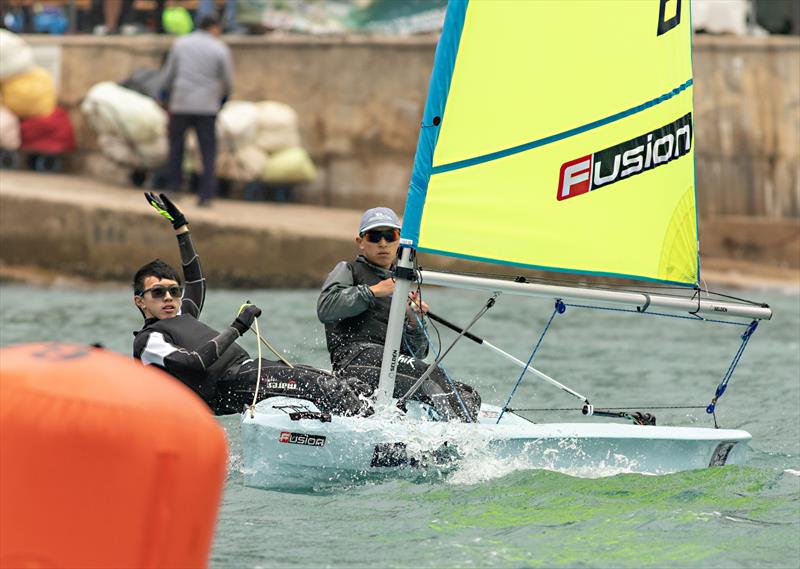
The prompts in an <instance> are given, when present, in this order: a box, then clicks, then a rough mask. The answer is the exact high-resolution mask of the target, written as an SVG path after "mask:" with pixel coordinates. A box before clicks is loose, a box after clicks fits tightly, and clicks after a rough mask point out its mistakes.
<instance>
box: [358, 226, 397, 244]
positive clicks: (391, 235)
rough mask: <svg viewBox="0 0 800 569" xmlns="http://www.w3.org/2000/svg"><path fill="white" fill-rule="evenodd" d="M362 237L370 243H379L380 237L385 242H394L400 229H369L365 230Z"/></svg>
mask: <svg viewBox="0 0 800 569" xmlns="http://www.w3.org/2000/svg"><path fill="white" fill-rule="evenodd" d="M364 237H366V238H367V241H369V242H370V243H380V242H381V239H386V242H387V243H394V242H395V241H397V240H398V239H400V230H399V229H384V230H383V231H377V230H371V231H365V232H364Z"/></svg>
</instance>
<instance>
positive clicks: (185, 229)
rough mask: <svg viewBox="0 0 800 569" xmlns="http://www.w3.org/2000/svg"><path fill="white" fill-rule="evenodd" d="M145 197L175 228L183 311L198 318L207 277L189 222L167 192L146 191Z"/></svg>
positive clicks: (204, 294)
mask: <svg viewBox="0 0 800 569" xmlns="http://www.w3.org/2000/svg"><path fill="white" fill-rule="evenodd" d="M145 197H146V198H147V203H149V204H150V205H151V206H153V208H154V209H155V210H156V211H157V212H158V213H159V214H160V215H162V216H164V217H165V218H166V219H167V220H169V221H170V222H171V223H172V227H173V228H174V229H175V235H176V237H177V238H178V248H179V250H180V253H181V267H182V269H183V280H184V291H183V302H182V303H181V311H182V312H185V313H187V314H191V315H192V316H194V317H195V318H198V317H199V316H200V312H201V311H202V310H203V302H204V301H205V298H206V279H205V277H204V276H203V269H202V267H201V265H200V257H199V256H198V255H197V251H195V248H194V243H193V242H192V234H191V233H190V232H189V222H188V221H187V220H186V216H185V215H183V213H182V212H181V210H180V209H178V207H177V206H176V205H175V204H174V203H173V202H172V200H170V199H169V197H168V196H167V195H166V194H161V195H160V196H156V195H155V194H154V193H150V192H146V193H145Z"/></svg>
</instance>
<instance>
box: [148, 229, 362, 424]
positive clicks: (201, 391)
mask: <svg viewBox="0 0 800 569" xmlns="http://www.w3.org/2000/svg"><path fill="white" fill-rule="evenodd" d="M178 245H179V247H180V253H181V263H182V266H183V276H184V280H185V290H184V295H183V299H182V302H181V308H180V311H179V313H178V315H177V316H175V317H173V318H164V319H162V320H158V319H156V318H148V319H147V320H145V323H144V326H143V327H142V329H141V330H139V331H138V332H135V333H134V334H135V336H136V337H135V339H134V342H133V356H134V357H135V358H137V359H139V360H141V361H142V363H144V364H152V365H156V366H158V367H160V368H161V369H164V370H165V371H167V372H169V373H170V374H172V375H173V376H175V377H176V378H177V379H179V380H180V381H181V382H183V383H184V384H185V385H187V386H188V387H189V388H191V389H192V390H193V391H194V392H195V393H197V394H198V395H199V396H200V397H201V398H202V399H203V401H205V402H206V403H207V404H208V406H209V407H211V409H212V410H213V411H214V413H216V414H217V415H225V414H229V413H239V412H241V411H242V409H243V408H244V407H245V406H246V405H249V404H250V403H252V401H253V393H254V390H255V385H256V378H257V375H258V368H259V366H260V367H261V385H260V388H259V393H258V399H259V400H261V399H264V398H266V397H270V396H274V395H285V396H289V397H298V398H301V399H307V400H309V401H312V402H314V404H316V405H317V407H319V408H320V410H321V411H324V412H327V413H333V414H340V415H352V414H356V413H359V412H362V411H363V410H364V408H365V403H364V401H363V399H361V398H359V393H362V394H363V393H364V392H368V391H369V389H368V388H365V387H361V386H359V385H358V384H357V383H356V382H353V381H349V382H348V381H345V380H342V379H340V378H337V377H335V376H334V375H333V374H330V373H328V372H325V371H322V370H318V369H315V368H312V367H309V366H295V367H293V368H290V367H289V366H287V365H285V364H283V363H282V362H278V361H270V360H267V359H264V358H262V359H261V360H253V359H252V358H251V357H250V355H249V354H248V353H247V352H246V351H245V350H244V349H243V348H242V347H241V346H239V345H238V344H236V339H237V338H238V337H239V333H238V332H237V331H236V329H235V328H233V327H227V328H225V329H224V330H222V332H218V331H216V330H214V329H213V328H211V327H210V326H207V325H206V324H204V323H202V322H200V321H199V320H198V317H199V316H200V311H201V310H202V308H203V301H204V299H205V278H204V277H203V273H202V269H201V266H200V259H199V258H198V256H197V253H196V252H195V250H194V246H193V244H192V239H191V236H190V234H189V233H182V234H179V235H178Z"/></svg>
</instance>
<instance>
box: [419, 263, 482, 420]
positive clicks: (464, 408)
mask: <svg viewBox="0 0 800 569" xmlns="http://www.w3.org/2000/svg"><path fill="white" fill-rule="evenodd" d="M414 268H415V269H416V268H417V261H416V257H415V258H414ZM417 300H418V301H419V302H418V303H417V302H414V301H413V300H411V299H409V301H410V302H411V303H413V304H416V305H417V306H418V307H419V309H420V311H421V310H422V306H423V301H422V286H421V284H420V280H419V279H417ZM412 314H413V315H414V318H415V319H416V321H417V325H418V326H419V327H420V328H421V329H422V332H423V333H424V334H425V340H426V341H427V342H428V347H429V348H432V349H433V353H434V356H435V357H439V350H440V349H441V338H440V345H439V349H436V348H434V347H433V342H432V341H431V337H430V334H428V329H427V326H426V325H425V322H424V321H423V320H424V316H425V314H424V313H423V315H422V316H423V317H422V318H420V316H419V313H417V312H415V311H413V310H412ZM436 334H437V335H438V334H439V331H438V330H436ZM403 342H405V344H406V348H408V351H409V352H411V353H412V354H413V355H414V357H415V358H416V357H417V354H416V352H415V350H414V348H413V346H411V342H408V341H407V340H406V338H405V336H403ZM418 359H421V358H418ZM439 369H441V370H442V374H443V375H444V377H445V379H446V380H447V383H448V384H449V385H450V389H452V390H453V393H454V394H455V396H456V400H457V401H458V404H459V406H460V407H461V410H462V411H463V413H464V416H465V417H469V416H470V414H469V410H468V409H467V404H466V403H464V399H463V398H462V397H461V392H460V391H459V390H458V388H457V387H456V384H455V382H454V381H453V379H452V378H451V377H450V374H449V373H448V372H447V369H446V368H445V367H444V365H443V364H440V365H439Z"/></svg>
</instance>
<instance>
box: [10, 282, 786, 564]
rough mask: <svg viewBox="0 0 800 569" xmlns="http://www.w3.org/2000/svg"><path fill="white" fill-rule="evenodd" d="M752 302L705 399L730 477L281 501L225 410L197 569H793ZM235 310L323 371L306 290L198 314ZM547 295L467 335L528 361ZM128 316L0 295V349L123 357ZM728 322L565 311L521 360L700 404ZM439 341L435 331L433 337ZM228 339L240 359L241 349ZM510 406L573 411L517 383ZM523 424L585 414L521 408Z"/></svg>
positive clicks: (71, 302) (99, 296)
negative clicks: (730, 447) (733, 439)
mask: <svg viewBox="0 0 800 569" xmlns="http://www.w3.org/2000/svg"><path fill="white" fill-rule="evenodd" d="M736 294H738V295H741V296H745V297H747V298H752V299H754V300H763V301H766V302H769V303H770V305H771V306H772V307H773V309H774V311H775V317H774V318H773V320H772V321H770V322H765V323H762V324H761V326H760V327H759V329H758V331H757V332H756V334H755V335H754V336H753V339H752V340H751V342H750V345H749V347H748V348H747V351H746V352H745V354H744V356H743V358H742V361H741V363H740V365H739V367H738V368H737V370H736V373H735V374H734V376H733V378H732V380H731V382H730V387H729V388H728V392H727V393H726V394H725V395H724V396H723V397H722V399H721V400H720V403H719V405H718V415H717V417H718V420H719V422H720V426H723V427H732V428H743V429H746V430H748V431H749V432H751V433H752V434H753V442H752V443H751V453H750V460H749V463H748V465H747V466H745V467H724V468H717V469H708V470H702V471H694V472H686V473H680V474H674V475H669V476H658V477H654V476H641V475H631V474H623V475H617V476H612V477H606V478H594V479H587V478H576V477H573V476H569V475H567V474H562V473H555V472H547V471H531V470H514V467H513V465H507V464H506V465H504V464H488V463H487V464H470V465H469V468H468V469H467V470H460V471H458V470H457V471H456V472H450V473H446V474H441V475H439V474H437V473H435V472H433V473H429V474H428V475H426V476H423V475H422V474H421V475H420V477H419V478H418V479H412V480H408V479H406V480H395V481H382V482H368V483H362V484H356V485H351V486H342V487H336V488H332V489H327V490H326V491H324V492H318V493H311V492H309V493H306V494H288V493H279V492H271V491H264V490H257V489H252V488H246V487H244V486H243V484H242V475H241V472H240V470H239V468H240V465H241V451H240V446H239V424H238V417H235V416H231V417H225V418H222V419H221V423H222V425H223V426H224V428H225V430H226V431H227V433H228V437H229V439H230V446H231V459H230V469H229V473H228V480H227V483H226V488H225V494H224V499H223V504H222V508H221V511H220V516H219V521H218V527H217V532H216V537H215V541H214V547H213V552H212V559H211V566H212V567H213V568H215V569H221V568H240V567H241V568H271V567H335V568H346V567H509V568H512V567H513V568H516V567H720V568H727V567H790V568H796V567H798V566H800V296H798V293H797V292H776V291H746V292H743V291H736ZM246 299H249V300H251V301H253V302H255V303H257V304H258V305H259V306H261V307H262V308H264V309H265V315H264V316H263V317H262V318H261V329H262V331H263V330H267V332H266V336H267V337H268V338H269V339H270V340H271V341H272V342H273V343H274V344H275V345H277V346H280V347H282V348H283V349H284V350H285V351H286V353H287V356H288V357H289V358H290V359H291V360H294V361H299V362H303V363H309V364H313V365H319V366H325V365H326V364H327V352H326V350H325V345H324V339H323V334H322V330H321V326H320V325H319V324H318V323H317V322H316V318H315V314H314V302H315V299H316V292H315V291H276V290H253V291H214V290H212V291H211V293H210V294H209V296H208V300H207V303H206V309H205V312H204V316H205V318H204V319H205V320H206V322H208V323H209V324H211V325H213V326H223V325H226V324H228V323H229V322H230V321H231V320H232V319H233V315H234V313H235V310H236V309H237V308H238V306H239V304H240V303H241V302H242V301H243V300H246ZM427 300H428V301H429V302H430V303H431V306H432V309H434V310H435V311H437V312H439V313H440V314H442V315H443V316H446V317H449V318H451V319H453V320H455V321H457V322H461V323H465V322H467V321H469V319H470V318H471V317H472V315H473V314H474V313H475V312H476V311H477V310H478V308H479V307H480V305H481V303H482V302H483V301H484V300H485V295H481V294H478V293H466V292H457V293H453V292H449V293H445V292H441V291H432V292H430V293H428V295H427ZM551 312H552V306H551V304H550V303H549V302H546V301H539V300H533V301H532V300H530V299H528V300H524V299H515V298H501V299H500V300H499V301H498V303H497V305H496V307H495V308H493V309H492V310H490V311H489V313H488V314H487V315H486V316H485V317H484V318H483V319H482V320H481V321H480V322H478V324H477V325H476V327H475V329H474V330H475V332H476V333H477V334H479V335H482V336H484V337H485V338H486V339H487V340H489V341H491V342H492V343H494V344H495V345H497V346H499V347H501V348H503V349H504V350H506V351H508V352H510V353H512V354H514V355H516V356H517V357H519V358H521V359H527V356H528V354H529V353H530V350H531V349H532V347H533V345H534V344H535V342H536V340H537V339H538V336H539V334H540V333H541V330H542V327H543V326H544V324H545V323H546V321H547V319H548V318H549V316H550V314H551ZM139 323H140V322H139V317H138V313H137V312H136V311H135V309H134V307H133V305H132V303H131V299H130V294H129V292H128V290H127V289H124V288H123V287H118V288H117V287H111V288H93V289H71V288H49V289H44V288H35V287H28V286H17V285H3V286H0V345H2V346H5V345H9V344H12V343H18V342H28V341H38V340H62V341H72V342H98V341H99V342H102V343H103V344H104V345H105V346H106V347H108V348H110V349H113V350H116V351H119V352H122V353H126V354H127V353H130V347H131V341H132V336H131V331H132V330H134V329H136V328H138V325H139ZM742 330H743V329H742V328H739V327H734V326H727V325H710V324H707V323H697V322H689V321H683V320H675V319H664V318H654V317H649V316H641V315H630V314H616V313H599V312H594V311H588V310H583V309H577V308H569V309H568V310H567V312H566V314H564V315H560V316H557V317H556V319H555V322H554V324H553V326H552V328H551V331H550V332H549V333H548V335H547V337H546V339H545V341H544V343H543V345H542V348H541V350H540V352H539V354H538V355H537V357H536V360H535V363H536V365H537V367H539V368H540V369H541V370H542V371H544V372H546V373H548V374H550V375H552V376H553V377H555V378H556V379H558V380H559V381H562V382H564V383H566V384H567V385H569V386H570V387H572V388H574V389H575V390H577V391H579V392H581V393H583V394H585V395H587V396H588V397H590V399H591V400H592V402H593V403H595V405H597V406H599V407H602V406H625V405H632V406H641V407H642V408H643V409H644V408H646V406H647V405H667V404H688V405H705V404H707V403H708V401H709V399H710V397H711V396H712V394H713V392H714V389H715V388H716V385H717V383H718V382H719V380H720V379H721V378H722V375H723V374H724V372H725V370H726V369H727V367H728V364H729V363H730V360H731V358H732V356H733V354H734V353H735V351H736V349H737V348H738V345H739V335H740V334H741V332H742ZM442 337H443V338H444V339H445V341H447V340H448V339H451V338H452V337H453V335H452V334H449V333H445V331H442ZM241 342H242V343H243V345H244V346H245V347H246V348H247V349H248V350H250V351H251V353H255V350H256V346H255V342H254V341H253V339H252V338H247V337H246V338H243V339H242V340H241ZM445 363H446V366H447V368H448V370H449V371H450V373H451V374H452V375H454V376H456V377H458V378H460V379H463V380H464V381H467V382H468V383H472V384H474V385H475V386H477V387H478V388H479V390H480V391H481V393H482V395H483V398H484V400H486V401H489V402H493V403H501V404H502V403H503V402H504V401H505V399H506V397H507V396H508V393H509V391H510V389H511V387H512V385H513V384H514V382H515V381H516V379H517V377H518V375H519V372H518V370H517V369H516V368H515V367H514V366H513V364H510V363H508V362H506V361H505V360H502V359H499V358H498V357H497V356H495V355H494V354H492V353H491V352H488V351H486V350H483V349H482V348H480V347H478V346H476V345H475V344H468V343H462V344H459V345H457V346H456V348H455V349H454V350H453V353H452V354H451V355H450V356H448V359H447V360H446V362H445ZM514 406H517V407H536V408H550V407H574V406H575V400H573V399H571V398H570V397H569V396H567V395H565V394H563V393H562V392H560V391H558V390H555V389H553V388H552V387H549V386H548V385H545V384H541V383H536V382H535V380H532V379H526V380H525V382H523V383H522V385H521V387H520V388H519V390H518V392H517V395H516V396H515V399H514ZM656 414H657V416H658V419H659V423H660V424H680V425H698V426H711V425H712V423H711V421H710V419H709V417H708V416H707V415H706V414H705V412H703V411H702V410H670V411H656ZM528 416H529V417H531V418H532V419H534V420H535V421H551V420H569V421H581V420H584V419H583V418H582V417H581V416H580V414H579V413H578V412H577V411H576V412H572V413H569V412H567V413H561V414H558V413H551V412H532V413H529V414H528Z"/></svg>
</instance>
